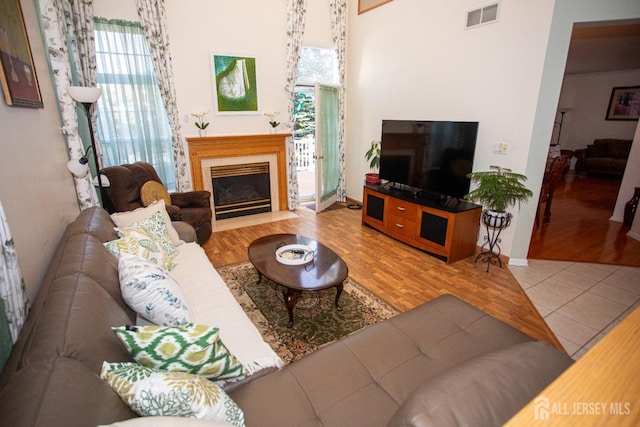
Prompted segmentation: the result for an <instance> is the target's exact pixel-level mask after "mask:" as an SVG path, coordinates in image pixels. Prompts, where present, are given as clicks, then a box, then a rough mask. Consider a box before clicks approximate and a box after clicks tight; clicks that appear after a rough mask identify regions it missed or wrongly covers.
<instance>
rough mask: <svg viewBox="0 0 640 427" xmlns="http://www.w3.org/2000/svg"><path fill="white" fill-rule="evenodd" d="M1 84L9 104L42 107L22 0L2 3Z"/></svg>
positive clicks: (9, 0)
mask: <svg viewBox="0 0 640 427" xmlns="http://www.w3.org/2000/svg"><path fill="white" fill-rule="evenodd" d="M0 63H1V65H2V70H1V71H2V72H0V84H2V91H3V92H4V98H5V100H6V102H7V105H11V106H14V107H30V108H42V107H43V105H42V96H41V95H40V87H39V86H38V78H37V77H36V69H35V67H34V66H33V57H32V56H31V48H30V47H29V39H28V37H27V29H26V28H25V25H24V18H23V17H22V9H21V8H20V1H19V0H0Z"/></svg>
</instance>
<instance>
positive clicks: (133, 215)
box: [111, 200, 182, 246]
mask: <svg viewBox="0 0 640 427" xmlns="http://www.w3.org/2000/svg"><path fill="white" fill-rule="evenodd" d="M156 212H161V213H162V217H163V219H164V222H165V223H166V224H167V231H168V233H169V238H170V239H171V243H173V244H174V245H176V246H177V245H179V244H180V243H182V240H180V236H178V232H177V231H176V229H175V228H174V227H173V224H172V223H171V218H169V214H168V213H167V207H166V206H165V204H164V200H158V201H157V202H154V203H152V204H150V205H149V206H147V207H145V208H138V209H135V210H132V211H129V212H116V213H114V214H111V219H112V220H113V223H114V224H115V225H116V227H128V226H130V225H132V224H134V223H136V222H140V221H143V220H145V219H147V218H149V217H150V216H151V215H153V214H154V213H156Z"/></svg>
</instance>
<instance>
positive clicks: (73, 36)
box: [37, 0, 99, 210]
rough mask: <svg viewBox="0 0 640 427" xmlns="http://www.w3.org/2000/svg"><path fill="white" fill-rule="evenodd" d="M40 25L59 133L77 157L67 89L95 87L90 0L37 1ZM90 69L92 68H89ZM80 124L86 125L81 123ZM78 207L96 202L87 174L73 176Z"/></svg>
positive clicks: (79, 147) (79, 149) (79, 148)
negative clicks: (59, 125) (54, 93)
mask: <svg viewBox="0 0 640 427" xmlns="http://www.w3.org/2000/svg"><path fill="white" fill-rule="evenodd" d="M37 7H38V12H39V14H40V26H41V28H42V32H43V36H44V37H43V39H44V43H45V47H46V49H47V50H48V53H49V55H48V59H49V65H50V67H51V74H52V75H53V81H54V88H55V92H56V97H57V99H58V108H59V109H60V116H61V120H62V133H63V134H64V135H65V137H66V141H67V147H68V151H69V159H79V158H80V157H82V156H84V154H85V150H84V146H83V143H82V138H81V137H80V131H79V128H78V111H81V110H80V109H79V108H78V105H77V103H76V102H75V101H74V100H73V99H71V97H70V96H69V94H68V93H67V89H68V87H69V86H72V85H74V84H75V85H81V86H95V84H96V81H95V62H93V63H92V61H91V58H93V57H95V54H92V53H91V52H92V51H93V49H94V48H93V2H92V0H39V1H38V2H37ZM92 70H93V71H92ZM83 126H86V125H84V124H83ZM73 179H74V182H75V187H76V193H77V197H78V204H79V206H80V209H81V210H84V209H86V208H89V207H91V206H97V205H99V202H98V196H97V193H96V190H95V188H94V186H93V185H92V183H91V176H89V175H87V176H86V177H84V178H75V177H74V178H73Z"/></svg>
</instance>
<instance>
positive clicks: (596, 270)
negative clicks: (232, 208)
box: [509, 260, 640, 359]
mask: <svg viewBox="0 0 640 427" xmlns="http://www.w3.org/2000/svg"><path fill="white" fill-rule="evenodd" d="M509 270H511V272H512V273H513V275H514V276H515V278H516V279H517V280H518V282H519V283H520V285H521V286H522V288H523V289H524V290H525V291H526V292H527V295H528V296H529V298H530V299H531V301H532V302H533V303H534V305H535V306H536V308H537V309H538V311H539V312H540V314H541V315H542V316H543V317H544V319H545V320H546V322H547V324H548V325H549V327H550V328H551V330H552V331H553V332H554V334H555V335H556V337H558V339H559V340H560V342H561V343H562V345H563V346H564V348H565V350H567V353H569V354H570V355H571V356H572V357H573V358H574V359H578V358H579V357H580V356H582V355H583V354H584V353H586V352H587V350H589V349H590V348H591V347H593V345H594V344H595V343H596V342H598V340H600V339H601V338H602V337H603V336H604V335H605V334H606V333H607V332H609V331H610V330H611V329H612V328H613V327H614V326H615V325H616V324H618V323H619V322H620V321H621V320H622V319H624V318H625V317H626V316H627V315H628V314H629V313H631V312H632V311H633V310H634V309H636V308H638V307H640V268H638V267H623V266H617V265H605V264H589V263H578V262H562V261H542V260H529V266H527V267H520V266H509Z"/></svg>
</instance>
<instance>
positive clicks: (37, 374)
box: [0, 356, 136, 427]
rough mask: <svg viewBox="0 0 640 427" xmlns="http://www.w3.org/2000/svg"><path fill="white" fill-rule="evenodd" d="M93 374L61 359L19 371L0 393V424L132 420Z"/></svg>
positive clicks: (61, 425)
mask: <svg viewBox="0 0 640 427" xmlns="http://www.w3.org/2000/svg"><path fill="white" fill-rule="evenodd" d="M97 372H99V371H97ZM97 372H94V371H93V370H91V369H88V368H87V367H86V366H85V364H84V363H82V362H79V361H77V360H74V359H71V358H68V357H63V356H58V357H53V358H49V359H47V360H43V361H41V362H38V363H34V364H32V365H29V366H28V367H25V368H23V369H21V370H20V371H18V372H16V373H15V374H14V375H13V376H12V378H11V380H10V381H9V383H8V384H7V386H6V387H4V388H3V389H2V391H1V392H0V420H1V421H0V423H1V424H2V425H6V426H12V427H87V426H95V425H99V424H108V423H113V422H115V421H118V420H125V419H128V418H132V417H135V416H136V414H134V413H133V412H132V411H131V410H130V409H129V407H128V406H127V405H126V404H125V403H124V402H123V401H122V400H120V399H119V398H118V395H117V394H116V393H115V392H114V391H113V390H112V389H111V387H109V385H108V384H106V383H105V382H104V381H102V380H101V379H100V376H99V375H98V374H97ZM16 408H19V409H18V410H16ZM61 414H67V415H68V416H61Z"/></svg>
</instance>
